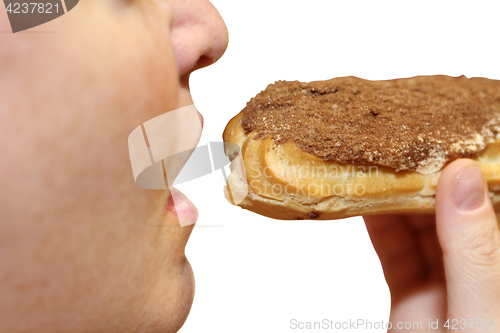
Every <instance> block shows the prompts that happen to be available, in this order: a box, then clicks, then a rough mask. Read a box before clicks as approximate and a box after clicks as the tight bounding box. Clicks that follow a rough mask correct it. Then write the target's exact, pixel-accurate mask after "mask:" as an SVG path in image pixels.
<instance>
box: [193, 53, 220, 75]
mask: <svg viewBox="0 0 500 333" xmlns="http://www.w3.org/2000/svg"><path fill="white" fill-rule="evenodd" d="M215 61H216V59H214V58H212V57H209V56H207V55H202V56H201V57H200V58H199V59H198V61H197V62H196V64H195V65H194V67H193V68H192V70H191V72H192V71H195V70H197V69H200V68H203V67H207V66H210V65H211V64H213V63H214V62H215Z"/></svg>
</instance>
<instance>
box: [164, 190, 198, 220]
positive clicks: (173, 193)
mask: <svg viewBox="0 0 500 333" xmlns="http://www.w3.org/2000/svg"><path fill="white" fill-rule="evenodd" d="M165 210H166V211H168V212H169V213H171V214H173V215H175V216H177V218H178V220H179V224H180V225H181V227H185V226H188V225H191V224H195V223H196V220H198V210H197V209H196V207H195V205H193V203H192V202H191V201H190V200H189V199H188V198H187V197H186V196H185V195H184V194H182V192H180V191H179V190H177V189H175V188H173V187H171V188H170V196H169V198H168V200H167V204H166V205H165Z"/></svg>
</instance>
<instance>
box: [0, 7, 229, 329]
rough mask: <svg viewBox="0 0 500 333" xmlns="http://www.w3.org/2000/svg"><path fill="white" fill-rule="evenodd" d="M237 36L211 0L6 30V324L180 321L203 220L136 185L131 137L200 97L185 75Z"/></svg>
mask: <svg viewBox="0 0 500 333" xmlns="http://www.w3.org/2000/svg"><path fill="white" fill-rule="evenodd" d="M0 30H1V31H9V30H10V26H9V23H8V18H7V15H6V12H5V11H0ZM227 38H228V37H227V30H226V27H225V25H224V22H223V21H222V19H221V17H220V15H219V13H218V12H217V11H216V9H215V8H214V7H213V6H212V5H211V4H210V3H209V2H207V1H204V0H141V1H140V0H137V1H125V0H123V1H118V0H107V1H104V0H85V1H80V2H79V4H78V5H77V6H76V7H75V8H74V9H72V10H71V11H70V12H68V13H67V14H65V15H63V16H61V17H59V18H57V19H55V20H53V21H51V22H48V23H46V24H44V25H42V26H39V27H36V28H33V29H30V30H29V31H26V32H24V33H23V32H20V33H16V34H6V33H3V34H0V45H1V46H0V295H2V296H1V297H0V323H1V324H0V331H1V332H9V333H12V332H175V331H177V330H178V329H179V328H180V327H181V326H182V324H183V323H184V321H185V320H186V317H187V315H188V313H189V310H190V308H191V304H192V301H193V295H194V279H193V273H192V270H191V267H190V265H189V263H188V261H187V259H186V257H185V254H184V249H185V245H186V242H187V240H188V238H189V235H190V233H191V231H192V229H193V225H191V226H187V227H180V226H179V223H178V220H177V217H176V216H175V215H174V214H172V213H170V212H168V211H166V210H165V209H164V207H165V203H166V202H167V198H168V196H169V193H168V192H167V191H165V190H146V189H142V188H140V187H138V186H137V185H136V184H135V182H134V178H133V176H132V170H131V166H130V158H129V154H128V145H127V138H128V135H129V134H130V132H131V131H132V130H133V129H134V128H136V127H137V126H139V125H141V124H142V123H144V122H145V121H147V120H149V119H152V118H154V117H156V116H158V115H161V114H164V113H165V112H168V111H171V110H174V109H177V108H179V107H182V106H186V105H190V104H192V100H191V97H190V94H189V88H188V80H189V74H190V73H191V72H192V71H193V70H196V69H198V68H201V67H204V66H207V65H209V64H211V63H213V62H214V61H216V60H217V59H218V58H219V57H220V56H221V55H222V53H223V52H224V50H225V48H226V46H227ZM188 125H189V124H180V125H179V126H180V127H181V129H182V127H183V126H184V127H186V128H185V130H186V131H187V130H189V126H188ZM159 226H161V227H159Z"/></svg>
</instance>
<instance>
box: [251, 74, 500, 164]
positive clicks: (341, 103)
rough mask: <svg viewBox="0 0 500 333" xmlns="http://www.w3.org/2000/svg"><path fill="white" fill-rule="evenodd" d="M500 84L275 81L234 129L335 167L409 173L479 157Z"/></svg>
mask: <svg viewBox="0 0 500 333" xmlns="http://www.w3.org/2000/svg"><path fill="white" fill-rule="evenodd" d="M499 120H500V81H497V80H489V79H484V78H472V79H467V78H466V77H465V76H461V77H448V76H420V77H413V78H409V79H397V80H388V81H368V80H363V79H359V78H356V77H342V78H336V79H332V80H327V81H316V82H310V83H303V82H298V81H293V82H288V81H278V82H276V83H274V84H271V85H269V86H268V87H267V88H266V90H264V91H262V92H261V93H259V94H258V95H257V96H256V97H255V98H252V99H251V100H250V102H248V103H247V106H246V108H245V109H244V110H243V118H242V125H243V128H244V130H245V133H247V134H248V133H249V132H257V137H268V136H271V137H272V139H273V140H274V141H275V142H276V143H277V144H280V143H283V142H285V141H288V140H293V141H294V142H295V144H296V145H297V146H298V147H299V148H301V149H302V150H304V151H306V152H308V153H311V154H313V155H315V156H318V157H321V158H323V159H324V160H326V161H334V162H338V163H363V164H364V163H376V164H380V165H386V166H389V167H392V168H395V169H396V170H397V171H399V170H415V169H417V168H418V167H419V166H420V167H422V166H425V165H426V163H427V162H426V161H429V159H433V158H436V156H440V157H442V158H444V160H443V161H444V162H447V161H450V160H453V159H456V158H460V157H473V156H475V155H477V154H479V153H480V152H481V151H482V150H483V149H484V145H485V143H488V142H491V141H494V140H495V139H498V138H499V137H500V135H499V133H500V125H499V124H500V121H499Z"/></svg>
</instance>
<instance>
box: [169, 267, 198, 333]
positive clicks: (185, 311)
mask: <svg viewBox="0 0 500 333" xmlns="http://www.w3.org/2000/svg"><path fill="white" fill-rule="evenodd" d="M182 265H183V267H182V268H183V270H182V274H181V279H182V281H181V283H180V286H181V288H182V291H180V297H179V298H178V301H177V304H174V307H175V309H176V313H175V316H171V317H174V318H175V319H176V320H175V323H172V324H173V329H172V332H177V331H178V330H180V329H181V327H182V325H184V323H185V322H186V319H187V318H188V315H189V312H190V311H191V307H192V305H193V299H194V291H195V283H194V274H193V269H192V268H191V264H190V263H189V261H188V260H187V259H184V263H183V264H182Z"/></svg>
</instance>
